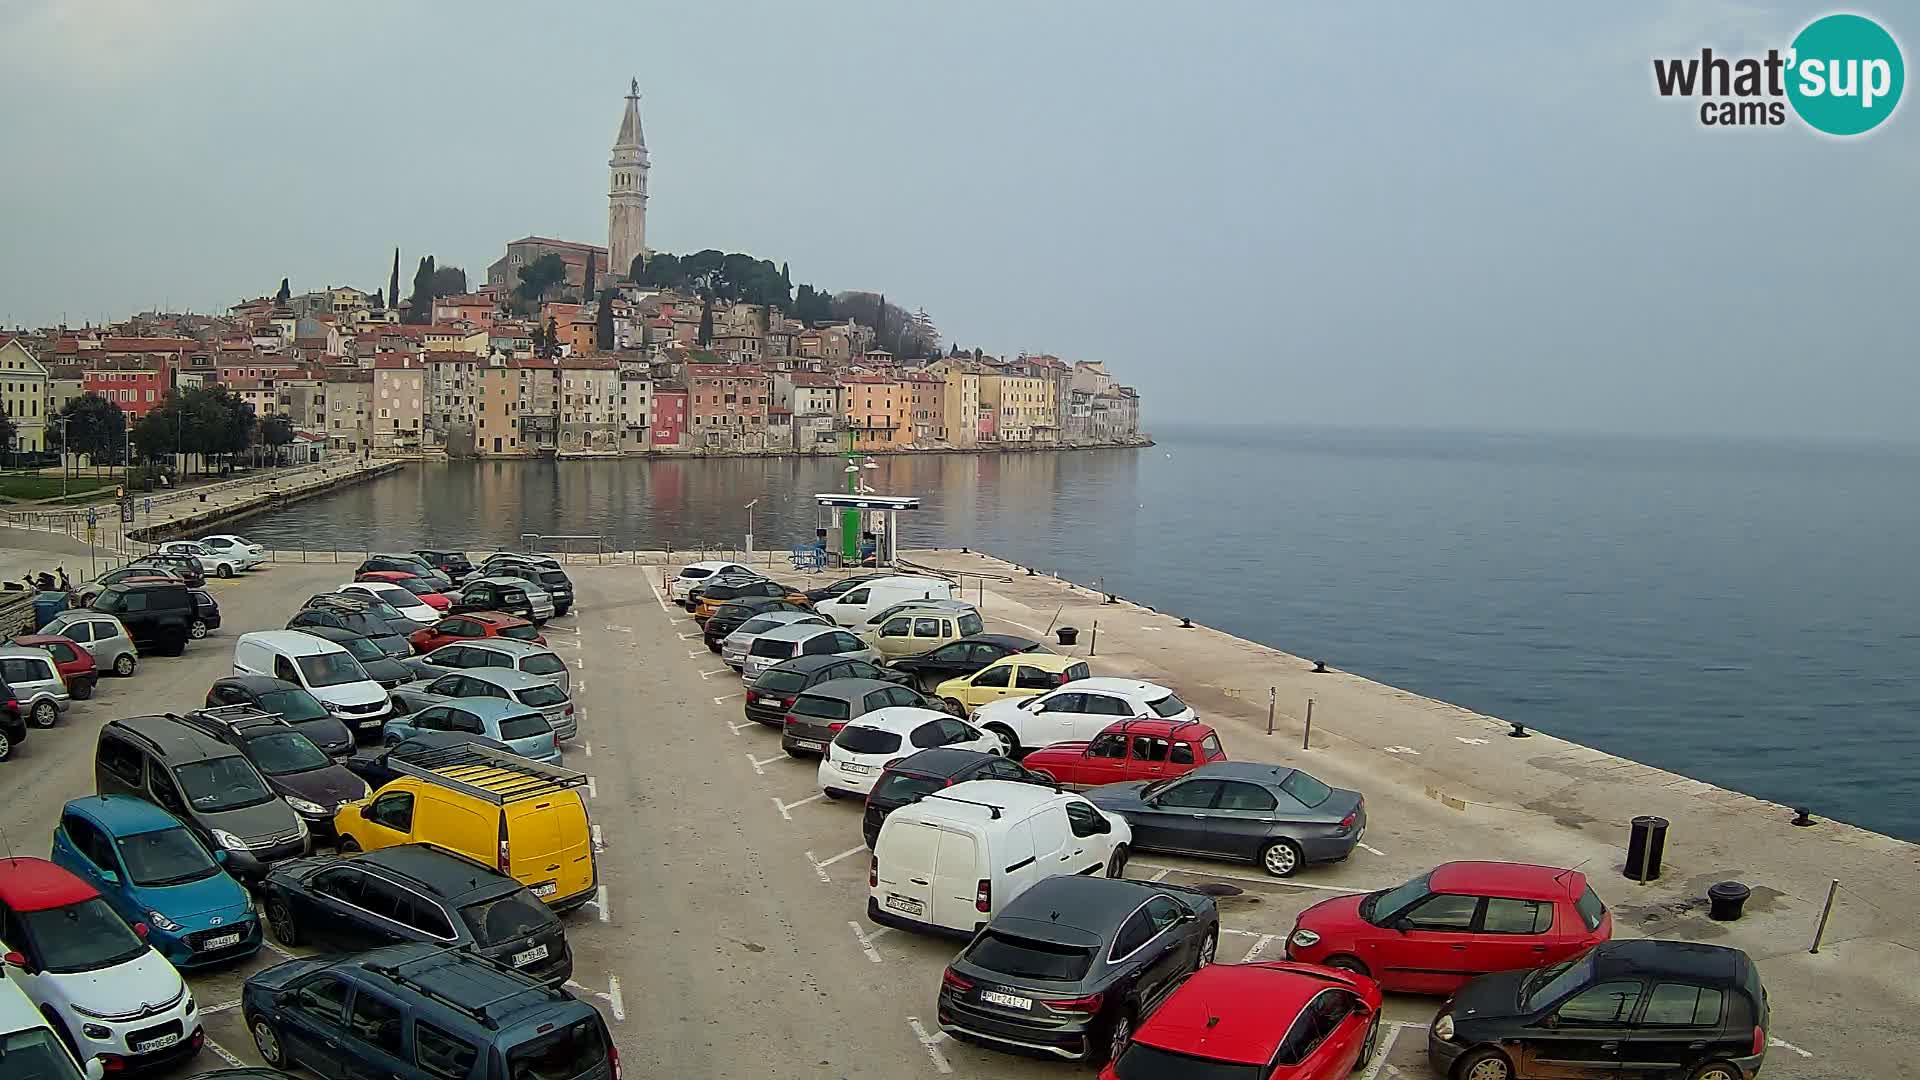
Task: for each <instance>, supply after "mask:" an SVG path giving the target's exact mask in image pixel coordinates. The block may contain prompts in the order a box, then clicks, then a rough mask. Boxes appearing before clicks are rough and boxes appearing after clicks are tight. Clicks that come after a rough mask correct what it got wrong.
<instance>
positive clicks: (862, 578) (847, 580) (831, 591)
mask: <svg viewBox="0 0 1920 1080" xmlns="http://www.w3.org/2000/svg"><path fill="white" fill-rule="evenodd" d="M743 569H744V568H743ZM892 576H893V575H892V574H890V573H886V572H881V573H877V574H854V575H853V576H851V577H843V578H841V579H840V580H838V581H835V582H831V583H829V584H826V585H822V586H820V587H819V588H817V589H808V590H807V599H809V600H811V601H813V602H814V603H816V604H817V603H819V602H820V601H822V600H831V599H833V598H834V597H836V596H839V595H840V594H841V593H844V592H846V591H847V590H848V589H851V588H853V587H854V586H855V585H859V584H862V583H864V582H868V581H873V580H875V579H876V578H883V577H892Z"/></svg>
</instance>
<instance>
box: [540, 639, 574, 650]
mask: <svg viewBox="0 0 1920 1080" xmlns="http://www.w3.org/2000/svg"><path fill="white" fill-rule="evenodd" d="M579 647H580V643H579V642H578V641H569V640H567V639H566V638H561V639H560V640H558V641H549V642H547V648H549V649H578V648H579Z"/></svg>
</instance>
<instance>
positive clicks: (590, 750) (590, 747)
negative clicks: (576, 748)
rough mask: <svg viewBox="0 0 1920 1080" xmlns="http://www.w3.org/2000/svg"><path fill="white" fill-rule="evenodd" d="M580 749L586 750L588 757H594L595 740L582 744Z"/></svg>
mask: <svg viewBox="0 0 1920 1080" xmlns="http://www.w3.org/2000/svg"><path fill="white" fill-rule="evenodd" d="M580 749H582V750H585V751H586V752H587V756H588V757H592V756H593V740H591V739H589V740H587V741H586V742H583V743H581V744H580Z"/></svg>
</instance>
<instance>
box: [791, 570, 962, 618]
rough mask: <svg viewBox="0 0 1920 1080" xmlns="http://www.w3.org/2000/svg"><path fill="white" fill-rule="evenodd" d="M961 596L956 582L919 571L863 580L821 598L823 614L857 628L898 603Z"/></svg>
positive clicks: (820, 607)
mask: <svg viewBox="0 0 1920 1080" xmlns="http://www.w3.org/2000/svg"><path fill="white" fill-rule="evenodd" d="M957 595H958V590H957V589H956V588H955V587H954V584H953V582H951V581H948V580H946V579H945V578H936V577H925V576H922V575H918V574H888V575H886V576H884V577H877V578H873V579H872V580H869V581H863V582H861V583H860V584H858V585H856V586H854V587H853V588H851V589H848V590H846V591H845V592H843V593H841V594H840V595H839V596H836V597H833V598H832V599H829V600H822V601H820V603H819V604H818V605H817V607H818V608H819V611H820V614H822V615H825V616H826V617H827V618H829V619H832V620H833V621H834V622H836V623H838V624H840V625H841V626H848V627H857V626H859V625H860V624H862V623H864V622H866V621H867V620H868V619H870V618H872V617H873V616H874V615H876V614H878V613H879V612H881V611H884V610H885V609H887V608H890V607H892V606H894V605H895V604H901V603H905V602H907V601H909V600H952V599H954V598H955V597H956V596H957Z"/></svg>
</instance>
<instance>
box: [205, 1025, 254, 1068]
mask: <svg viewBox="0 0 1920 1080" xmlns="http://www.w3.org/2000/svg"><path fill="white" fill-rule="evenodd" d="M205 1030H206V1029H205V1028H202V1029H201V1031H202V1032H203V1033H204V1032H205ZM200 1045H201V1046H204V1047H206V1048H207V1049H209V1050H211V1051H213V1056H214V1057H217V1058H219V1059H220V1060H221V1061H224V1062H226V1063H227V1064H229V1065H231V1066H233V1067H234V1068H236V1069H239V1068H244V1067H245V1065H246V1063H245V1062H243V1061H241V1060H240V1059H239V1058H237V1057H234V1056H233V1054H232V1052H231V1051H229V1050H228V1049H227V1048H226V1047H224V1046H221V1045H220V1044H219V1043H217V1042H214V1041H213V1040H212V1039H209V1038H206V1037H205V1036H204V1034H203V1035H202V1037H201V1040H200Z"/></svg>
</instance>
